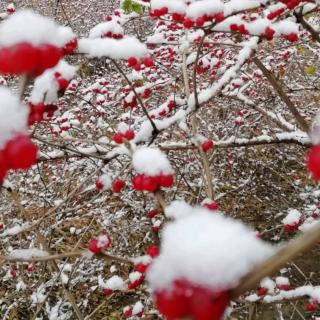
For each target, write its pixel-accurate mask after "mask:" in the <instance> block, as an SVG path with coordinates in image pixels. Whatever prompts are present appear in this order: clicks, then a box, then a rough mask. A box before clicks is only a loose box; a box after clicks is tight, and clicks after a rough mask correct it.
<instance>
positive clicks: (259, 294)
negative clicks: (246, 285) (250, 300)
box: [258, 287, 268, 297]
mask: <svg viewBox="0 0 320 320" xmlns="http://www.w3.org/2000/svg"><path fill="white" fill-rule="evenodd" d="M267 292H268V290H267V289H266V288H264V287H260V288H259V290H258V296H259V297H263V296H265V295H266V294H267Z"/></svg>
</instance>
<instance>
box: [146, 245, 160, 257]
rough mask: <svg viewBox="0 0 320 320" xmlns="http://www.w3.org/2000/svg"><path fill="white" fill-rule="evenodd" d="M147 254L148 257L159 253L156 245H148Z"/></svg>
mask: <svg viewBox="0 0 320 320" xmlns="http://www.w3.org/2000/svg"><path fill="white" fill-rule="evenodd" d="M147 254H148V255H149V256H150V257H152V258H155V257H157V256H158V255H159V254H160V249H159V247H157V246H150V247H148V248H147Z"/></svg>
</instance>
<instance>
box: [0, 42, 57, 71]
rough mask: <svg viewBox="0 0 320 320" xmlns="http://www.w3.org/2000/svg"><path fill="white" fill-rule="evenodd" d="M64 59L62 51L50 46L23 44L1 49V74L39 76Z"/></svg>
mask: <svg viewBox="0 0 320 320" xmlns="http://www.w3.org/2000/svg"><path fill="white" fill-rule="evenodd" d="M61 58H62V50H61V49H59V48H57V47H55V46H53V45H50V44H42V45H40V46H34V45H32V44H30V43H27V42H21V43H18V44H16V45H13V46H10V47H3V48H0V73H8V74H28V75H30V76H39V75H40V74H42V73H43V72H44V71H45V70H46V69H49V68H53V67H54V66H56V65H57V63H58V62H59V60H60V59H61Z"/></svg>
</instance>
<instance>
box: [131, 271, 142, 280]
mask: <svg viewBox="0 0 320 320" xmlns="http://www.w3.org/2000/svg"><path fill="white" fill-rule="evenodd" d="M141 277H142V273H140V272H138V271H134V272H131V273H130V274H129V280H130V282H135V281H137V280H139V279H140V278H141Z"/></svg>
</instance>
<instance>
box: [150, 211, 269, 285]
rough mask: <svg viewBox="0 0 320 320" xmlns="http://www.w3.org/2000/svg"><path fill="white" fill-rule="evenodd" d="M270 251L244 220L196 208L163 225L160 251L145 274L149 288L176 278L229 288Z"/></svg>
mask: <svg viewBox="0 0 320 320" xmlns="http://www.w3.org/2000/svg"><path fill="white" fill-rule="evenodd" d="M180 208H181V209H182V210H185V209H186V208H188V207H187V205H186V206H185V207H183V206H180ZM176 209H179V208H178V206H176ZM187 211H190V210H188V209H187ZM180 216H183V214H180ZM273 251H274V250H273V249H272V247H271V246H270V245H268V244H266V243H264V242H263V241H261V240H260V239H258V238H257V237H256V236H255V234H254V232H253V231H252V230H251V229H250V228H248V227H247V226H245V225H244V224H242V223H240V222H238V221H235V220H232V219H230V218H227V217H225V216H222V215H220V214H213V213H212V212H210V211H208V210H207V209H204V208H195V209H194V211H193V213H192V214H191V213H190V212H188V214H187V215H186V216H185V217H183V218H180V219H178V220H176V221H174V222H172V223H170V224H168V225H167V226H166V227H165V229H164V231H163V233H162V245H161V250H160V255H159V256H158V257H157V258H156V259H155V260H154V262H153V263H152V265H151V267H150V270H149V272H148V274H147V278H148V280H149V282H150V286H151V288H152V290H162V289H167V288H168V287H170V285H171V284H172V283H173V282H174V281H175V280H178V279H185V280H187V281H190V282H192V283H195V284H198V285H203V286H206V287H209V288H211V289H215V290H217V289H218V290H225V289H230V288H232V287H234V286H236V285H237V283H238V282H239V280H240V278H241V277H243V276H244V275H246V274H247V273H248V272H249V271H250V270H252V268H253V267H254V266H255V265H256V264H258V263H260V262H262V261H263V260H264V259H266V258H267V257H269V256H270V255H271V254H272V253H273Z"/></svg>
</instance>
